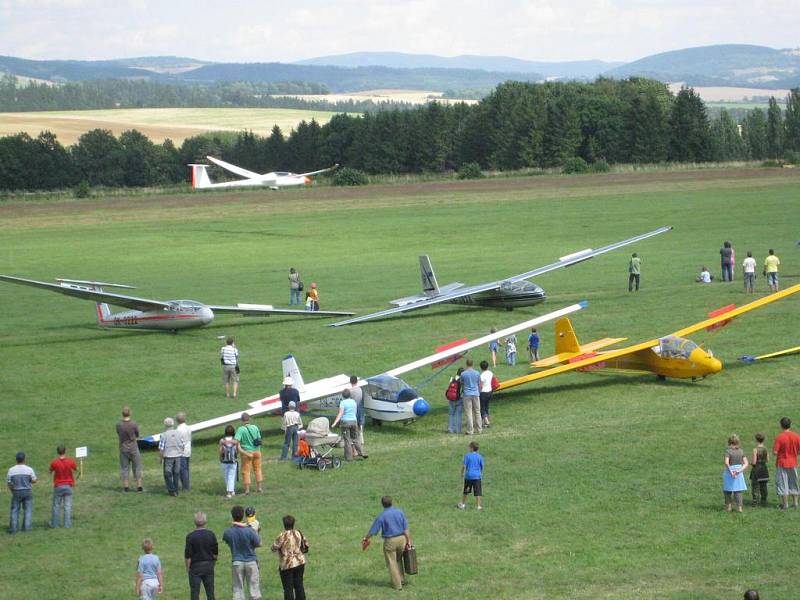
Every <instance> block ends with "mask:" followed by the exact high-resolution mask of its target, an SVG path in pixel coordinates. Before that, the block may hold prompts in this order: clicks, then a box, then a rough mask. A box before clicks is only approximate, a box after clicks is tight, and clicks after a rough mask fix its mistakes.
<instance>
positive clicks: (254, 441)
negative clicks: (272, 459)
mask: <svg viewBox="0 0 800 600" xmlns="http://www.w3.org/2000/svg"><path fill="white" fill-rule="evenodd" d="M235 439H236V440H238V442H239V449H240V450H239V451H240V453H241V455H242V480H243V482H244V495H245V496H247V495H248V494H249V493H250V468H251V466H252V469H253V471H254V472H255V474H256V489H257V490H258V492H259V493H261V481H262V479H263V477H262V475H261V430H260V429H259V428H258V425H253V424H251V423H250V415H248V414H247V413H246V412H243V413H242V425H241V427H239V429H237V430H236V436H235Z"/></svg>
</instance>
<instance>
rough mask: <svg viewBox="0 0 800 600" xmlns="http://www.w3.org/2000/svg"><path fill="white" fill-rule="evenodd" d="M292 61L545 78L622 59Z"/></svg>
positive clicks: (364, 56) (338, 57)
mask: <svg viewBox="0 0 800 600" xmlns="http://www.w3.org/2000/svg"><path fill="white" fill-rule="evenodd" d="M295 64H298V65H328V66H335V67H370V66H381V67H391V68H394V69H425V68H428V69H480V70H483V71H498V72H505V73H537V74H539V73H541V74H542V75H543V76H544V77H546V78H562V79H594V78H595V77H597V76H598V75H599V74H601V73H603V72H605V71H608V70H610V69H613V68H615V67H618V66H621V65H623V64H624V63H620V62H605V61H602V60H578V61H567V62H544V61H532V60H522V59H520V58H512V57H509V56H475V55H462V56H436V55H434V54H407V53H404V52H352V53H350V54H335V55H332V56H319V57H316V58H308V59H305V60H299V61H297V62H296V63H295Z"/></svg>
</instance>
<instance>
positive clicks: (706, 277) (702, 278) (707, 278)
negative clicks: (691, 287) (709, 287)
mask: <svg viewBox="0 0 800 600" xmlns="http://www.w3.org/2000/svg"><path fill="white" fill-rule="evenodd" d="M694 280H695V283H711V282H712V281H714V276H713V275H712V274H711V271H709V270H708V267H707V266H705V265H703V268H702V270H701V271H700V275H698V276H697V277H695V278H694Z"/></svg>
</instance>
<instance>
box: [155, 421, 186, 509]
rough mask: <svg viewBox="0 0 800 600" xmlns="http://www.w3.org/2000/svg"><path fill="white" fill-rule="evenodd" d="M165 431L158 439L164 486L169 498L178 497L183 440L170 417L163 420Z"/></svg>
mask: <svg viewBox="0 0 800 600" xmlns="http://www.w3.org/2000/svg"><path fill="white" fill-rule="evenodd" d="M164 427H166V428H167V429H166V431H164V433H162V434H161V436H160V437H159V439H158V451H159V454H160V455H161V463H162V465H163V467H164V484H165V485H166V486H167V492H168V493H169V495H170V496H177V495H178V485H179V483H180V480H181V457H182V456H183V439H182V438H181V434H180V433H178V432H177V431H176V430H175V421H174V420H173V419H172V417H167V418H166V419H164Z"/></svg>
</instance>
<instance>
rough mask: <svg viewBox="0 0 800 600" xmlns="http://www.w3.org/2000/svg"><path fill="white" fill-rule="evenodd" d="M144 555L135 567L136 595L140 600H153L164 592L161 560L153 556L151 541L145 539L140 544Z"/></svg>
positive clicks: (155, 555)
mask: <svg viewBox="0 0 800 600" xmlns="http://www.w3.org/2000/svg"><path fill="white" fill-rule="evenodd" d="M142 550H143V551H144V554H142V555H141V556H140V557H139V562H138V563H137V565H136V588H135V589H136V595H137V596H138V597H139V598H140V600H155V598H156V595H157V594H161V593H162V592H163V591H164V574H163V573H162V572H161V560H160V559H159V558H158V555H157V554H153V540H151V539H150V538H145V539H144V541H143V542H142Z"/></svg>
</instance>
